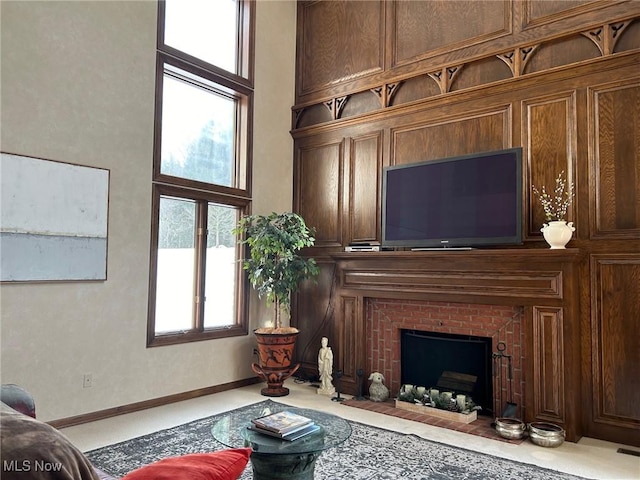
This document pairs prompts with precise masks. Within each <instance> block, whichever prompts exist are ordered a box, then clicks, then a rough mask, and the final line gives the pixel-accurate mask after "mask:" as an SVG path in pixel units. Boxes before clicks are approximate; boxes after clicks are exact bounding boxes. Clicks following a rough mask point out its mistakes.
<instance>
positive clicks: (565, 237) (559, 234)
mask: <svg viewBox="0 0 640 480" xmlns="http://www.w3.org/2000/svg"><path fill="white" fill-rule="evenodd" d="M532 188H533V193H535V194H536V195H537V196H538V198H539V199H540V203H541V204H542V208H543V209H544V215H545V217H546V219H547V221H548V222H549V223H544V224H543V226H542V228H541V229H540V231H541V232H542V235H543V236H544V239H545V240H546V241H547V243H548V244H549V245H550V246H551V248H552V249H562V248H565V245H566V244H567V243H568V242H569V240H571V236H572V234H573V232H574V231H575V227H574V226H573V222H569V223H567V222H566V220H565V217H566V215H567V210H568V209H569V206H570V205H571V202H572V201H573V197H574V191H573V183H571V182H567V180H566V179H565V178H564V170H563V171H562V172H560V174H559V175H558V176H557V177H556V185H555V188H554V189H553V192H552V193H549V192H547V189H546V187H545V186H543V187H542V188H541V189H540V190H538V189H537V188H536V186H535V185H532Z"/></svg>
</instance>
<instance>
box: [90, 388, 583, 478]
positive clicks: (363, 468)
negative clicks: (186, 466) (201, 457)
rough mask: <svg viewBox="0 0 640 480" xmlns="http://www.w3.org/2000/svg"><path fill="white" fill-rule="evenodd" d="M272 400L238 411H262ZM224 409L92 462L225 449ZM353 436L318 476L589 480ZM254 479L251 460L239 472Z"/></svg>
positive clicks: (117, 471) (413, 440)
mask: <svg viewBox="0 0 640 480" xmlns="http://www.w3.org/2000/svg"><path fill="white" fill-rule="evenodd" d="M273 403H275V402H273V401H272V400H265V401H263V402H259V403H257V404H253V405H249V406H247V407H243V408H242V409H239V410H245V409H246V410H256V411H260V412H261V411H262V410H263V409H264V408H266V407H269V405H273ZM222 415H223V414H220V415H214V416H211V417H207V418H202V419H199V420H195V421H192V422H189V423H186V424H184V425H179V426H177V427H173V428H169V429H166V430H161V431H159V432H155V433H151V434H149V435H144V436H142V437H138V438H134V439H131V440H127V441H125V442H121V443H117V444H114V445H109V446H107V447H103V448H99V449H97V450H92V451H90V452H88V453H87V454H86V455H87V456H88V457H89V459H90V460H91V461H92V463H93V464H94V465H95V466H96V467H98V468H100V469H101V470H104V471H105V472H107V473H109V474H111V475H114V476H123V475H125V474H127V473H128V472H130V471H131V470H134V469H136V468H138V467H141V466H143V465H146V464H148V463H152V462H155V461H157V460H160V459H162V458H166V457H172V456H178V455H184V454H187V453H197V452H208V451H214V450H221V449H223V448H224V447H223V446H222V445H221V444H219V443H218V442H216V441H215V440H214V439H213V437H212V436H211V427H212V425H213V424H214V423H215V422H216V420H217V419H219V418H220V417H221V416H222ZM349 423H350V424H351V427H352V434H351V437H350V438H349V439H348V440H347V441H346V442H345V443H343V444H342V445H341V446H340V447H337V448H334V449H332V450H330V451H328V452H325V453H324V454H323V455H321V456H320V458H319V459H318V461H317V464H316V469H315V478H316V479H323V480H325V479H326V480H343V479H353V480H401V479H407V480H409V479H411V480H427V479H428V480H486V479H493V480H512V479H518V480H527V479H530V480H581V479H582V480H584V479H583V477H576V476H574V475H568V474H565V473H560V472H557V471H554V470H549V469H545V468H541V467H537V466H535V465H528V464H524V463H518V462H514V461H511V460H505V459H502V458H499V457H494V456H491V455H486V454H482V453H476V452H472V451H470V450H465V449H462V448H457V447H452V446H449V445H444V444H441V443H437V442H432V441H429V440H425V439H423V438H420V437H417V436H415V435H405V434H401V433H397V432H393V431H389V430H384V429H381V428H377V427H372V426H369V425H364V424H361V423H357V422H351V421H350V422H349ZM240 478H241V480H250V479H252V478H253V475H252V472H251V464H249V465H248V466H247V468H246V470H245V471H244V473H243V474H242V476H241V477H240Z"/></svg>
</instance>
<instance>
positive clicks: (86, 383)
mask: <svg viewBox="0 0 640 480" xmlns="http://www.w3.org/2000/svg"><path fill="white" fill-rule="evenodd" d="M91 387H93V375H91V374H90V373H85V374H84V376H83V377H82V388H91Z"/></svg>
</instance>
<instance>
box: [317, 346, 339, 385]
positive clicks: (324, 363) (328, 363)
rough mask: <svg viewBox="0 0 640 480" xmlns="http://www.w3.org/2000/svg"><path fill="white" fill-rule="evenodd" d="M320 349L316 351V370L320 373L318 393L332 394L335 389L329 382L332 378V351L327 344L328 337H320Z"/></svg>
mask: <svg viewBox="0 0 640 480" xmlns="http://www.w3.org/2000/svg"><path fill="white" fill-rule="evenodd" d="M321 345H322V346H321V347H320V351H319V352H318V372H319V374H320V388H319V389H318V394H320V395H329V396H331V395H333V394H334V393H335V391H336V389H335V387H334V386H333V384H332V383H331V381H332V380H333V376H332V373H333V351H332V350H331V347H330V346H329V339H328V338H327V337H322V341H321Z"/></svg>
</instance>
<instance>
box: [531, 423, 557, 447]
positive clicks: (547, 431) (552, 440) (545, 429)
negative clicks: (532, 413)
mask: <svg viewBox="0 0 640 480" xmlns="http://www.w3.org/2000/svg"><path fill="white" fill-rule="evenodd" d="M564 437H565V431H564V430H563V429H562V427H561V426H560V425H556V424H555V423H547V422H533V423H530V424H529V438H530V439H531V441H532V442H533V443H535V444H536V445H540V446H541V447H551V448H555V447H559V446H560V445H562V444H563V442H564Z"/></svg>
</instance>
